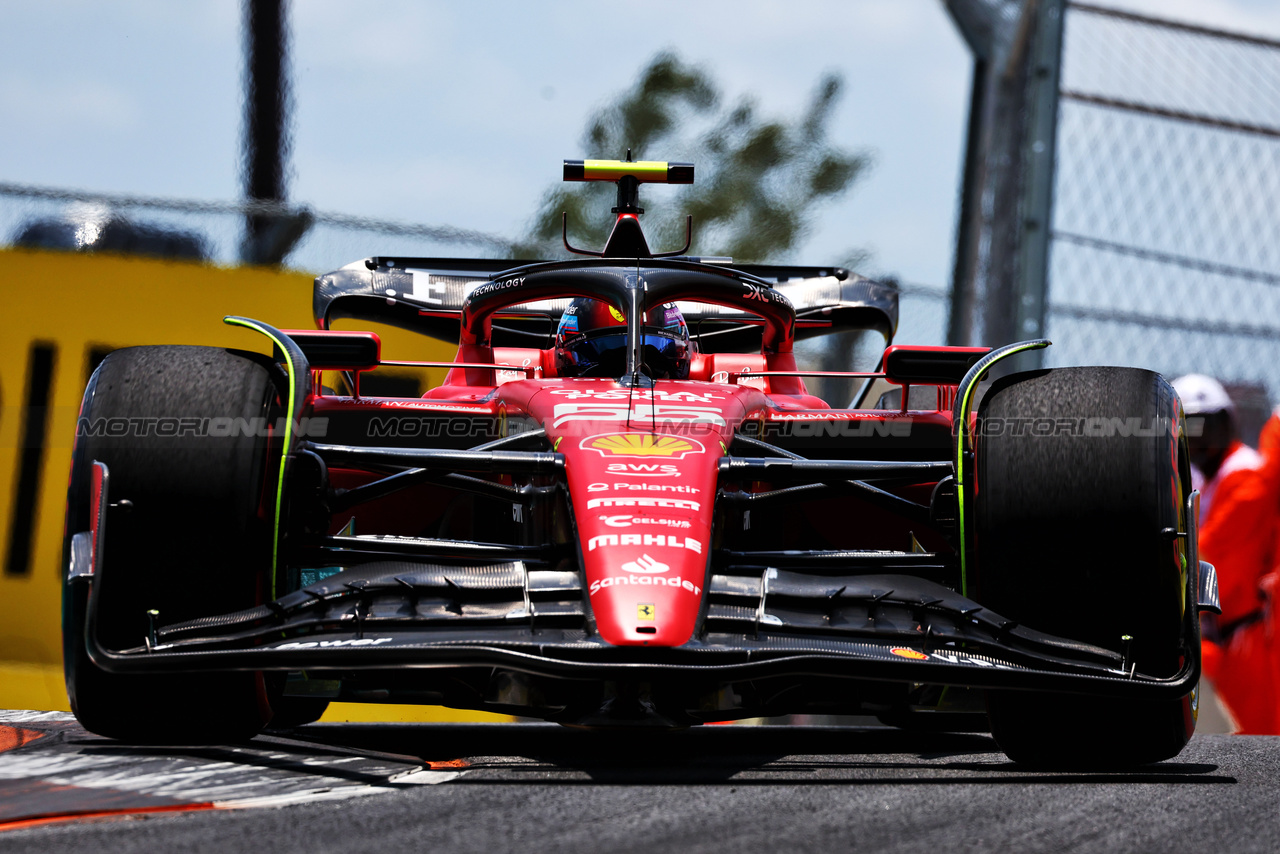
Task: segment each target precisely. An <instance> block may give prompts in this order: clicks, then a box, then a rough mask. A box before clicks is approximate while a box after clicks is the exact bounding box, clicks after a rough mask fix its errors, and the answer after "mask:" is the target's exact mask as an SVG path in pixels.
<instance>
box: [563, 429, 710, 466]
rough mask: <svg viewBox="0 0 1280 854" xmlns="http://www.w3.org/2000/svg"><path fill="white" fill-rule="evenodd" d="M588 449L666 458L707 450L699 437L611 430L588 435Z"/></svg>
mask: <svg viewBox="0 0 1280 854" xmlns="http://www.w3.org/2000/svg"><path fill="white" fill-rule="evenodd" d="M579 447H580V448H582V449H583V450H585V451H595V452H596V453H598V454H600V456H602V457H646V458H651V457H665V458H667V459H673V460H682V459H684V458H685V456H687V455H688V454H701V453H704V452H705V451H706V448H705V447H703V444H702V443H701V442H699V441H698V440H697V439H685V438H682V437H680V436H655V435H653V434H652V433H607V434H605V435H603V436H588V437H587V438H585V439H583V440H582V444H581V445H579Z"/></svg>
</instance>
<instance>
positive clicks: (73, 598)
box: [63, 347, 280, 743]
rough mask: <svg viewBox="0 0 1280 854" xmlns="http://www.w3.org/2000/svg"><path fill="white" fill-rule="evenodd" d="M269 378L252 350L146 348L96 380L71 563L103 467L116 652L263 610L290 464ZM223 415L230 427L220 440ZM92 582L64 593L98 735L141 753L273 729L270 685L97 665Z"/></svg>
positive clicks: (82, 708) (110, 624)
mask: <svg viewBox="0 0 1280 854" xmlns="http://www.w3.org/2000/svg"><path fill="white" fill-rule="evenodd" d="M273 370H275V368H274V366H272V365H271V363H270V361H269V360H267V359H266V358H265V357H262V356H258V355H256V354H252V353H242V352H238V351H232V350H223V349H218V348H213V347H137V348H131V349H126V350H117V351H115V352H113V353H111V354H110V355H108V356H107V357H106V359H105V360H104V361H103V362H102V364H101V366H100V367H99V368H98V370H97V371H95V372H94V374H93V377H92V378H91V379H90V381H89V385H88V388H87V389H86V390H85V397H84V402H83V404H82V407H81V413H80V419H79V424H78V428H77V433H78V436H77V439H76V444H75V450H74V452H73V455H72V471H71V482H70V491H69V494H68V500H67V526H66V532H67V543H66V544H65V545H64V566H67V565H68V563H69V560H70V540H71V538H72V536H73V535H74V534H75V533H77V532H81V531H87V530H89V503H90V478H91V474H90V471H91V466H92V464H93V462H94V461H95V460H96V461H99V462H102V463H105V464H106V465H107V468H108V475H109V495H108V500H109V502H110V504H111V505H112V507H111V509H109V510H108V511H107V512H108V517H107V525H106V540H105V543H104V544H103V549H102V560H103V564H102V567H101V577H95V578H94V579H93V584H97V585H100V587H101V589H100V590H99V591H98V592H99V597H100V598H99V602H100V607H99V611H98V637H99V640H100V642H101V643H102V644H103V645H104V646H105V647H106V648H108V649H127V648H136V647H140V646H142V645H143V644H144V643H145V640H146V638H147V637H148V635H149V631H150V628H149V621H150V619H152V618H151V617H149V615H148V611H157V612H159V613H158V615H155V617H154V619H155V621H156V624H157V625H160V626H163V625H166V624H170V623H176V622H180V621H184V620H190V619H194V618H198V617H204V616H210V615H214V614H223V613H227V612H230V611H236V610H240V609H244V608H250V607H253V606H254V605H255V604H257V603H258V602H260V601H261V599H262V595H263V591H264V590H265V589H266V584H267V581H268V578H267V575H268V573H269V572H270V566H271V536H272V528H271V516H270V515H269V514H268V513H267V512H266V511H265V510H264V507H265V504H266V502H267V501H268V500H270V498H269V497H271V496H274V489H273V488H272V487H273V484H270V483H269V482H268V480H269V475H270V474H271V473H272V472H273V471H274V470H275V464H277V463H276V460H277V459H278V455H279V449H278V447H277V448H275V449H274V450H271V451H270V454H269V448H268V442H269V439H268V433H269V431H268V430H267V429H266V427H267V425H268V424H270V423H272V420H273V419H274V418H275V417H276V416H277V414H278V412H279V409H280V407H279V406H278V398H279V394H278V391H277V387H276V385H275V383H273V381H272V371H273ZM165 419H167V420H165ZM211 419H221V420H220V421H219V422H218V425H219V426H220V427H226V426H227V425H228V424H230V425H232V427H233V429H230V430H228V429H215V430H214V431H211V432H213V433H216V434H219V435H211V434H210V431H206V430H205V427H207V426H208V425H209V423H210V421H211ZM226 419H232V420H230V421H227V420H226ZM235 419H245V420H244V421H236V420H235ZM175 424H177V425H182V424H187V425H192V424H194V425H200V426H197V427H196V428H194V429H191V428H188V429H185V430H175V429H174V427H175ZM246 428H248V429H246ZM174 433H178V435H174ZM228 433H229V434H230V435H226V434H228ZM88 586H89V585H88V584H86V583H84V581H83V580H82V579H79V580H77V579H68V581H67V583H66V584H65V585H64V593H63V663H64V668H65V671H66V680H67V693H68V695H69V696H70V699H71V708H72V711H74V712H75V715H76V717H77V718H78V719H79V720H80V722H81V724H82V725H83V726H84V727H85V728H86V729H88V730H90V731H91V732H95V733H98V734H99V735H104V736H107V737H110V738H116V739H121V740H124V741H130V742H142V743H213V742H223V741H236V740H243V739H246V738H250V737H252V736H253V735H255V734H256V733H258V732H259V731H260V730H261V729H262V727H263V726H264V725H265V724H266V722H267V720H268V719H269V717H270V706H269V702H268V700H267V693H266V691H265V688H264V683H263V678H262V675H261V674H257V673H201V674H161V675H149V674H148V675H134V674H128V675H124V674H114V673H108V672H106V671H104V670H102V669H101V668H99V667H98V666H96V665H95V664H94V663H93V661H91V660H90V658H89V656H88V652H87V649H86V645H85V614H86V610H87V599H88V592H87V591H88Z"/></svg>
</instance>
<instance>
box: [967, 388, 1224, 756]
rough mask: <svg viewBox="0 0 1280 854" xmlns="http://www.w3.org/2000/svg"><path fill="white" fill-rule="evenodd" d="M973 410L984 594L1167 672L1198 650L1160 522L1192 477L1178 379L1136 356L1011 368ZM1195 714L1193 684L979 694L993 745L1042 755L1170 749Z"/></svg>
mask: <svg viewBox="0 0 1280 854" xmlns="http://www.w3.org/2000/svg"><path fill="white" fill-rule="evenodd" d="M1097 419H1102V420H1097ZM1113 419H1120V420H1119V421H1116V420H1113ZM1162 419H1164V420H1163V421H1162ZM979 422H980V424H981V425H982V430H981V431H980V433H981V435H979V437H978V439H977V443H976V445H975V453H976V458H975V465H976V483H977V492H976V496H975V497H976V501H975V503H974V506H975V521H976V549H977V558H978V560H977V569H978V572H977V587H978V596H979V599H980V601H981V602H982V604H984V605H986V606H987V607H989V608H991V609H992V610H993V611H996V612H997V613H999V614H1001V615H1003V616H1005V617H1009V618H1011V619H1013V620H1016V621H1018V622H1019V623H1021V624H1023V625H1026V626H1028V627H1029V628H1032V629H1037V630H1039V631H1043V632H1049V633H1051V634H1056V635H1061V636H1063V637H1068V638H1072V639H1075V640H1081V641H1085V642H1087V643H1092V644H1095V645H1097V646H1101V647H1105V648H1107V649H1111V650H1115V651H1117V652H1121V653H1123V652H1125V646H1126V644H1127V645H1128V646H1129V652H1130V654H1131V656H1132V658H1131V661H1132V662H1133V663H1136V665H1137V668H1138V670H1139V671H1140V672H1142V673H1147V674H1151V675H1156V676H1166V677H1167V676H1173V675H1174V674H1175V673H1177V672H1178V670H1179V668H1180V667H1181V666H1182V664H1183V658H1184V656H1186V655H1199V648H1200V646H1199V638H1198V637H1189V636H1188V635H1189V633H1197V629H1196V628H1195V620H1187V619H1185V618H1184V609H1185V608H1186V607H1187V605H1188V603H1187V601H1186V587H1185V580H1184V576H1183V574H1182V562H1183V559H1184V558H1185V553H1184V549H1185V544H1184V542H1183V541H1182V540H1180V539H1172V538H1170V537H1168V536H1167V535H1164V534H1162V533H1161V531H1162V529H1168V528H1174V529H1176V530H1179V531H1184V530H1186V527H1185V521H1186V520H1185V518H1184V517H1185V511H1184V506H1185V501H1186V496H1187V494H1188V493H1189V492H1190V489H1191V480H1190V468H1189V462H1188V459H1189V458H1188V456H1187V447H1186V439H1185V437H1184V436H1183V432H1182V423H1181V404H1180V403H1179V401H1178V397H1177V395H1176V393H1175V392H1174V391H1173V389H1172V387H1171V386H1170V385H1169V384H1168V383H1167V382H1165V380H1164V379H1163V378H1162V377H1161V376H1160V375H1159V374H1155V373H1152V372H1150V371H1143V370H1137V369H1132V368H1059V369H1054V370H1049V371H1036V372H1029V373H1021V374H1014V375H1012V376H1008V377H1005V378H1003V379H1000V380H998V381H996V382H995V383H993V384H992V386H991V389H990V391H989V392H988V393H987V394H986V396H985V398H984V399H983V401H982V404H981V407H980V410H979ZM1153 424H1155V425H1157V429H1155V430H1152V429H1151V428H1152V425H1153ZM1018 425H1021V427H1020V428H1019V426H1018ZM1135 427H1136V428H1138V429H1137V430H1136V431H1135V430H1134V429H1133V428H1135ZM1037 428H1039V429H1037ZM1108 432H1109V433H1110V434H1111V435H1098V434H1099V433H1102V434H1106V433H1108ZM1125 433H1129V435H1124V434H1125ZM1055 434H1056V435H1055ZM1086 434H1092V435H1086ZM1146 434H1150V435H1146ZM1188 626H1190V628H1188ZM1123 636H1129V637H1131V638H1132V640H1131V641H1128V642H1126V641H1123V640H1122V637H1123ZM1195 714H1196V710H1195V691H1192V692H1190V693H1189V694H1188V695H1187V696H1185V697H1182V698H1180V699H1177V700H1161V701H1133V700H1110V699H1102V698H1097V697H1089V696H1084V695H1076V694H1071V695H1068V694H1049V693H1041V692H1029V691H992V692H990V693H989V695H988V718H989V720H990V723H991V732H992V735H993V736H995V739H996V742H997V743H998V744H999V745H1000V747H1001V749H1002V750H1004V752H1005V753H1006V754H1008V756H1009V758H1010V759H1013V760H1014V761H1015V762H1019V763H1023V764H1027V765H1036V766H1046V767H1121V766H1131V765H1139V764H1145V763H1149V762H1158V761H1160V760H1163V759H1168V758H1170V757H1172V756H1176V755H1177V754H1178V752H1179V751H1181V750H1182V748H1183V747H1184V746H1185V745H1186V743H1187V740H1188V739H1189V738H1190V737H1191V733H1192V731H1193V730H1194V729H1195Z"/></svg>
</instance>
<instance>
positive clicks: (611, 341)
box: [556, 297, 693, 380]
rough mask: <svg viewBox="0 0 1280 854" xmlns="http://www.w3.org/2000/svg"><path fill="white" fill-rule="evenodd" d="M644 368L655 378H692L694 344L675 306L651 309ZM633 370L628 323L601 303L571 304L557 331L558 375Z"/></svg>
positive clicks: (645, 329) (643, 334)
mask: <svg viewBox="0 0 1280 854" xmlns="http://www.w3.org/2000/svg"><path fill="white" fill-rule="evenodd" d="M641 344H642V348H641V357H642V370H643V371H644V372H645V373H646V374H647V375H649V376H650V377H651V378H653V379H655V380H663V379H666V380H683V379H687V378H688V377H689V361H690V357H691V356H692V355H693V344H692V342H691V341H690V340H689V327H688V325H687V324H686V323H685V322H684V315H682V314H681V313H680V309H679V308H677V307H676V304H675V303H673V302H670V303H666V304H665V305H660V306H657V307H655V308H651V309H649V311H648V312H647V313H646V314H645V318H644V327H643V328H642V329H641ZM626 366H627V319H626V317H625V316H624V315H623V313H622V312H620V311H618V309H616V308H614V307H613V306H611V305H609V304H608V303H607V302H602V301H601V300H595V299H588V298H586V297H579V298H577V299H575V300H574V301H573V302H571V303H569V307H568V308H566V309H565V310H564V314H563V315H561V317H560V325H559V327H557V328H556V373H557V374H558V375H559V376H562V377H613V378H617V377H620V376H622V374H623V372H624V371H625V370H626Z"/></svg>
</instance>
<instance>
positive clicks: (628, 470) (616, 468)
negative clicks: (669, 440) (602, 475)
mask: <svg viewBox="0 0 1280 854" xmlns="http://www.w3.org/2000/svg"><path fill="white" fill-rule="evenodd" d="M605 468H606V470H607V471H608V472H609V474H630V475H635V476H636V477H679V476H680V468H679V466H673V465H671V464H670V463H609V465H608V466H606V467H605Z"/></svg>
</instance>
